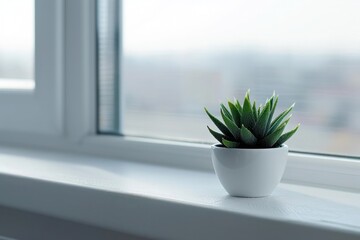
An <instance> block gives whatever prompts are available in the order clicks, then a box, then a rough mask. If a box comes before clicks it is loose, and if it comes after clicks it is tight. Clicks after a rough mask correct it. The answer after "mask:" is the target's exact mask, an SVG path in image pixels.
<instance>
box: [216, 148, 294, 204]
mask: <svg viewBox="0 0 360 240" xmlns="http://www.w3.org/2000/svg"><path fill="white" fill-rule="evenodd" d="M287 155H288V146H286V145H282V146H281V147H278V148H262V149H248V148H246V149H242V148H225V147H221V146H220V145H218V144H215V145H212V146H211V158H212V162H213V165H214V169H215V173H216V175H217V176H218V178H219V180H220V182H221V184H222V186H223V187H224V188H225V190H226V191H227V192H228V193H229V194H230V195H231V196H235V197H265V196H268V195H270V194H271V193H272V192H273V190H274V189H275V187H276V186H277V185H278V184H279V182H280V180H281V178H282V176H283V174H284V170H285V166H286V161H287Z"/></svg>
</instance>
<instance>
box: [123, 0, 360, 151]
mask: <svg viewBox="0 0 360 240" xmlns="http://www.w3.org/2000/svg"><path fill="white" fill-rule="evenodd" d="M123 4H124V6H123V14H124V16H123V24H124V25H123V59H122V84H123V89H124V93H125V98H124V100H125V104H124V106H125V107H124V115H123V116H124V133H125V134H131V135H140V136H151V137H162V138H172V139H185V140H192V141H193V140H195V141H201V142H213V139H212V138H211V136H210V134H209V133H208V132H207V129H206V125H208V124H210V121H209V120H208V119H207V118H206V116H205V114H204V112H203V107H204V106H207V107H208V108H209V110H211V112H216V111H217V109H218V105H219V102H220V101H221V102H224V101H226V98H227V97H232V96H235V97H237V98H242V97H243V94H244V93H245V91H246V90H247V89H248V88H250V89H251V91H252V96H253V97H254V98H256V99H258V100H259V101H264V100H265V99H264V98H265V97H267V96H269V95H271V94H272V92H273V90H275V91H276V92H277V93H278V94H279V95H280V102H279V106H278V108H279V110H281V109H284V108H285V107H286V106H288V105H290V104H292V103H293V102H296V107H295V112H294V114H293V118H292V122H291V124H290V125H292V126H294V125H295V124H297V123H298V122H301V123H302V125H301V128H300V130H299V132H298V133H297V135H296V136H295V137H294V138H292V140H291V141H289V142H288V144H289V145H290V147H291V148H292V149H296V150H302V151H311V152H325V153H334V154H345V155H354V156H359V155H360V148H359V147H358V146H359V145H358V139H359V137H360V107H359V102H360V44H359V43H360V25H359V23H360V15H359V14H358V9H360V1H358V0H344V1H338V0H315V1H314V0H304V1H284V0H271V1H268V0H255V1H248V0H226V1H221V0H206V1H205V0H183V1H167V0H152V1H147V0H124V1H123ZM292 126H290V127H292Z"/></svg>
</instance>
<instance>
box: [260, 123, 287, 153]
mask: <svg viewBox="0 0 360 240" xmlns="http://www.w3.org/2000/svg"><path fill="white" fill-rule="evenodd" d="M289 120H290V118H288V119H287V120H286V121H284V122H283V123H282V124H281V125H280V126H279V127H278V128H277V129H276V130H275V131H274V132H273V133H271V134H269V135H267V136H266V137H264V138H263V139H262V140H261V141H260V145H261V146H263V147H267V148H270V147H272V146H274V145H275V143H276V142H277V141H278V140H279V138H280V136H281V134H282V133H283V131H284V129H285V127H286V125H287V124H288V122H289Z"/></svg>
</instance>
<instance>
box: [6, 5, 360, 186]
mask: <svg viewBox="0 0 360 240" xmlns="http://www.w3.org/2000/svg"><path fill="white" fill-rule="evenodd" d="M36 1H37V9H39V10H40V9H42V10H47V11H48V12H47V14H45V16H47V17H48V18H49V19H48V21H47V23H44V27H45V28H46V27H49V28H50V27H54V29H53V30H52V31H50V30H48V31H50V33H51V34H55V36H58V37H56V38H55V37H54V38H53V40H54V41H53V43H52V45H51V46H56V48H55V49H57V50H56V51H55V50H54V51H50V53H47V52H46V50H49V49H46V48H47V47H46V48H44V49H42V50H40V49H39V51H40V53H42V54H49V56H51V58H53V61H54V62H50V63H45V62H43V61H41V58H40V60H39V61H40V63H43V64H49V65H48V66H49V68H47V69H50V70H49V71H48V70H47V71H45V72H44V73H42V74H43V75H42V74H40V75H38V74H39V73H41V71H42V68H40V67H39V68H37V77H38V76H39V77H40V78H39V79H40V80H38V79H37V82H36V84H37V87H39V88H40V90H41V89H42V86H41V85H42V84H44V88H45V89H48V90H50V92H49V93H47V94H43V95H41V94H39V96H38V97H35V96H36V93H35V95H34V96H32V97H33V98H34V102H36V100H37V98H39V99H41V100H42V101H48V103H46V104H45V107H43V108H44V109H43V110H39V109H37V110H34V109H36V108H35V107H34V108H30V109H28V110H27V112H28V113H30V112H31V111H35V112H36V114H35V115H34V116H35V117H36V116H37V114H38V113H39V114H40V115H39V116H41V114H44V113H46V112H47V113H49V114H50V115H49V118H48V120H49V122H48V123H47V125H46V124H45V123H42V124H44V126H45V125H46V126H47V127H46V131H44V132H43V130H45V129H40V128H43V126H33V125H31V124H28V125H25V126H23V127H22V128H16V127H17V125H16V124H20V122H16V124H13V126H12V127H13V128H11V130H15V128H16V131H8V132H7V133H6V134H4V133H5V132H4V131H1V132H0V133H1V134H0V141H1V142H2V143H3V144H12V145H15V146H24V145H25V146H29V147H32V148H44V149H47V150H49V149H56V150H64V151H72V152H78V153H86V154H96V155H99V156H104V157H114V158H119V159H121V160H128V161H140V162H147V163H151V164H165V165H170V166H173V167H185V168H189V169H194V170H205V171H213V170H212V164H211V159H210V147H209V146H208V145H203V144H196V143H185V142H176V141H166V140H156V139H148V138H139V137H126V136H125V137H122V136H109V135H98V134H97V130H96V129H97V127H96V40H95V36H96V19H95V18H96V16H95V5H96V1H95V0H83V1H73V0H57V1H48V0H36ZM43 4H44V5H43ZM40 5H41V6H40ZM42 5H43V6H42ZM45 6H47V8H45ZM55 6H56V7H55ZM39 10H38V11H39ZM51 19H52V20H51ZM55 19H56V20H55ZM50 25H51V26H50ZM40 37H41V36H40ZM57 54H58V55H57ZM40 56H41V55H40ZM62 59H63V60H64V64H62V61H61V60H62ZM37 61H38V59H37ZM37 65H39V62H37ZM51 66H52V68H51ZM39 71H40V72H39ZM45 75H46V78H45ZM41 77H43V78H44V79H51V81H50V82H47V83H45V80H44V82H43V83H42V80H41ZM46 84H48V85H46ZM57 87H59V88H57ZM59 89H60V90H59ZM40 90H39V91H40ZM50 93H51V94H50ZM19 94H20V93H19ZM1 95H2V94H1V93H0V100H1V101H0V102H2V104H3V105H5V104H6V103H8V102H10V103H11V98H8V99H5V98H3V97H4V96H1ZM22 96H23V98H24V99H25V98H26V95H22ZM8 97H10V94H9V96H8ZM16 97H17V95H14V96H12V98H13V99H15V98H16ZM27 97H29V96H27ZM4 99H5V100H4ZM22 100H23V99H19V100H15V101H22ZM40 102H41V101H40ZM37 103H39V102H37ZM41 104H44V103H41ZM41 104H40V105H39V106H38V108H40V109H42V108H41V107H40V106H41ZM3 105H1V104H0V110H1V108H3V107H4V106H3ZM35 105H36V104H35ZM8 107H9V106H8ZM51 107H54V109H50V108H51ZM5 108H6V106H5ZM19 114H20V115H22V114H23V113H19ZM35 117H34V118H35ZM9 119H10V120H11V117H9ZM25 120H26V119H25ZM50 122H51V124H50ZM1 124H2V123H1ZM38 124H39V123H38ZM39 125H40V124H39ZM52 127H54V128H55V129H53V128H52ZM0 128H1V130H3V129H4V126H0ZM30 130H34V132H32V133H30V134H29V131H30ZM30 132H31V131H30ZM39 133H45V134H39ZM54 133H58V134H54ZM283 181H287V182H298V183H299V182H300V183H303V184H311V185H326V186H330V187H336V188H348V189H352V190H357V191H358V190H360V184H359V183H360V161H358V160H356V159H350V158H346V157H330V156H329V157H327V156H318V155H314V154H300V153H290V154H289V158H288V164H287V167H286V171H285V175H284V178H283Z"/></svg>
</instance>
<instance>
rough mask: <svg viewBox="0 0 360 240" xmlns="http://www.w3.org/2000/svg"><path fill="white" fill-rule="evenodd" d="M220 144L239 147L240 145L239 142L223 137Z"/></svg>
mask: <svg viewBox="0 0 360 240" xmlns="http://www.w3.org/2000/svg"><path fill="white" fill-rule="evenodd" d="M222 144H224V146H225V147H227V148H239V147H241V146H242V144H241V143H240V142H233V141H230V140H227V139H225V138H223V139H222Z"/></svg>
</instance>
